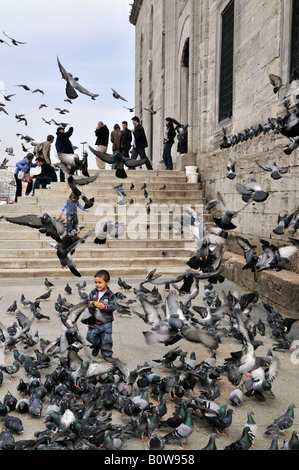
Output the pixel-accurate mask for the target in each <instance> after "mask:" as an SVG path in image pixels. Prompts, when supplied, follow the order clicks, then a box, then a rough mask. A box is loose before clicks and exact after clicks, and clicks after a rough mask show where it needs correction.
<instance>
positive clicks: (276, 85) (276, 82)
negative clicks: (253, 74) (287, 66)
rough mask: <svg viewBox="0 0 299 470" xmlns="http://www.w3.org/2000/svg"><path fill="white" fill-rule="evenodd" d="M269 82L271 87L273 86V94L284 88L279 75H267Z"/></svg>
mask: <svg viewBox="0 0 299 470" xmlns="http://www.w3.org/2000/svg"><path fill="white" fill-rule="evenodd" d="M269 80H270V83H271V85H272V86H273V93H275V94H276V93H277V92H278V91H279V90H280V88H281V87H282V86H284V85H283V83H282V79H281V78H280V76H279V75H275V74H274V73H271V74H270V75H269Z"/></svg>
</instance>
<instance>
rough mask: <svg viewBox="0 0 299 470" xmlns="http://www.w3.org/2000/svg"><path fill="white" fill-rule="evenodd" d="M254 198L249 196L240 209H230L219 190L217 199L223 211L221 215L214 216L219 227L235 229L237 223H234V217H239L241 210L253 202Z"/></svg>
mask: <svg viewBox="0 0 299 470" xmlns="http://www.w3.org/2000/svg"><path fill="white" fill-rule="evenodd" d="M252 199H253V197H252V196H250V197H248V199H247V200H246V204H245V205H244V206H242V207H240V209H238V210H236V211H234V210H228V209H227V208H226V206H225V203H224V200H223V197H222V195H221V193H220V192H219V191H218V192H217V200H218V202H219V203H220V205H221V207H222V210H223V212H222V214H221V215H220V216H219V217H214V222H215V224H216V225H217V226H218V227H220V228H222V229H223V230H233V229H235V228H236V225H235V224H233V223H232V219H233V218H235V217H237V215H238V214H239V212H241V211H242V210H243V209H245V208H246V207H247V206H248V205H249V204H250V203H251V202H252Z"/></svg>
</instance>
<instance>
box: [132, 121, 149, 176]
mask: <svg viewBox="0 0 299 470" xmlns="http://www.w3.org/2000/svg"><path fill="white" fill-rule="evenodd" d="M132 123H133V125H134V128H133V129H132V131H131V132H132V134H133V136H134V139H133V149H132V157H131V158H132V159H134V160H137V157H138V155H139V156H140V158H146V159H147V162H146V164H145V166H146V168H147V169H148V170H152V169H153V167H152V165H151V163H150V161H149V159H148V157H147V156H146V153H145V149H146V148H147V147H148V142H147V138H146V134H145V131H144V128H143V126H142V125H141V124H140V119H139V117H138V116H134V117H133V118H132Z"/></svg>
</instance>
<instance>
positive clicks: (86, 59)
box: [0, 0, 135, 168]
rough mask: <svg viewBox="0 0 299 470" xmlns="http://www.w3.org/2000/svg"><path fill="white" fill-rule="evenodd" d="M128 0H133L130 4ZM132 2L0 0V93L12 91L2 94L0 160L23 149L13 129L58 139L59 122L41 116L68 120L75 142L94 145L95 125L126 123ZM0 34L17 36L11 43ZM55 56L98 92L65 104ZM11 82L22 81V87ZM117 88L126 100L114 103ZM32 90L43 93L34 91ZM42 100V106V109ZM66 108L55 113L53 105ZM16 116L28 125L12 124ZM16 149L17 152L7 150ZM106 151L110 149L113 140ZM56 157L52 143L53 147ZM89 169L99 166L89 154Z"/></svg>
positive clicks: (131, 72) (20, 155) (132, 44)
mask: <svg viewBox="0 0 299 470" xmlns="http://www.w3.org/2000/svg"><path fill="white" fill-rule="evenodd" d="M131 3H132V1H131ZM130 9H131V6H130V4H129V1H127V0H110V1H107V0H84V1H83V0H64V1H61V0H51V2H48V1H46V0H1V3H0V18H1V19H0V40H4V41H6V42H7V44H9V46H8V45H7V44H6V43H0V64H1V65H0V90H1V91H2V93H4V95H5V96H7V95H10V94H15V96H13V97H12V98H11V101H6V100H4V97H3V96H2V94H1V93H0V103H4V104H5V107H4V109H5V110H6V111H7V113H8V115H7V114H5V113H4V112H3V111H1V112H0V139H1V140H0V162H1V161H2V160H3V158H4V157H8V158H9V165H12V166H14V165H15V163H16V162H17V161H18V160H20V159H21V158H23V157H24V156H25V155H26V153H25V152H24V151H23V150H22V145H21V144H22V143H24V145H25V147H26V148H28V144H27V143H26V142H25V141H24V140H22V139H21V138H20V136H19V137H18V136H17V134H21V135H29V136H30V137H32V138H34V139H35V141H37V142H42V141H44V140H46V137H47V135H48V134H53V135H54V136H55V137H56V130H57V126H56V125H55V124H52V125H48V124H46V123H45V122H44V121H43V119H42V118H44V119H46V120H47V121H48V120H51V119H52V118H53V119H54V120H55V121H56V122H64V123H69V124H71V125H72V126H73V127H74V133H73V137H72V139H71V140H72V143H73V145H75V146H77V147H79V149H78V150H77V152H78V154H79V156H80V157H81V156H82V149H83V146H82V145H81V143H82V142H85V141H86V142H88V143H89V144H90V145H91V146H94V144H95V135H94V130H95V128H96V125H97V123H98V121H103V122H104V123H106V124H107V125H108V127H109V129H110V132H111V130H113V126H114V124H115V123H118V124H120V125H121V122H122V121H123V120H127V121H128V122H129V124H130V125H131V118H132V117H133V114H132V113H131V112H129V111H128V110H127V109H125V108H124V106H126V107H134V105H135V103H134V96H135V91H134V88H135V87H134V80H135V78H134V75H135V65H134V62H135V28H134V26H133V25H132V24H131V23H130V22H129V13H130ZM3 31H4V32H5V33H6V34H7V35H8V36H10V37H11V38H14V39H16V40H17V41H22V42H25V43H26V44H20V45H18V46H14V45H13V44H12V42H11V41H10V40H9V38H7V37H6V36H5V35H4V34H3ZM57 57H59V60H60V62H61V64H62V65H63V66H64V68H65V69H66V70H67V71H68V72H70V73H72V75H73V76H74V77H78V78H79V83H80V84H81V85H82V86H84V87H85V88H86V89H88V90H89V91H91V92H92V93H98V94H99V97H98V98H96V99H95V100H92V99H91V98H90V97H88V96H86V95H83V94H79V97H78V98H77V99H75V100H73V101H72V104H70V103H68V102H65V101H64V100H65V99H66V98H67V96H66V93H65V85H66V82H65V80H63V79H62V76H61V73H60V71H59V68H58V65H57ZM16 85H27V86H28V87H29V88H30V91H25V90H24V89H23V88H22V87H17V86H16ZM111 88H114V89H115V90H117V91H118V93H119V94H120V95H122V96H123V97H124V98H126V99H127V100H128V102H127V103H126V102H124V101H121V100H116V99H115V98H113V96H112V90H111ZM35 89H41V90H43V91H44V95H42V94H41V93H39V92H36V93H32V91H33V90H35ZM41 104H46V105H47V107H43V108H41V109H39V106H40V105H41ZM57 107H59V108H61V109H64V108H65V109H67V110H68V111H69V113H66V114H63V115H62V114H59V112H58V111H57V110H55V108H57ZM15 114H25V117H26V119H27V121H28V125H27V126H25V124H24V122H23V121H22V122H17V119H16V118H15ZM8 147H13V149H14V156H13V157H9V156H8V154H7V153H6V151H5V149H6V148H8ZM108 151H111V144H110V145H109V148H108ZM52 156H53V157H54V161H56V158H55V147H54V144H53V145H52ZM89 168H97V167H96V164H95V160H94V156H93V155H92V154H91V153H90V152H89Z"/></svg>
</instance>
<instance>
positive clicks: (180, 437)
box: [163, 408, 194, 448]
mask: <svg viewBox="0 0 299 470" xmlns="http://www.w3.org/2000/svg"><path fill="white" fill-rule="evenodd" d="M192 414H193V409H192V408H187V410H186V415H185V419H184V422H183V423H181V424H180V425H179V426H177V427H176V428H175V429H174V430H173V431H172V432H170V433H168V434H166V435H165V436H163V439H164V440H165V442H166V444H167V443H168V442H172V441H178V442H179V443H180V444H181V445H182V447H184V448H185V445H186V444H188V442H187V440H188V437H189V436H190V435H191V434H192V433H193V431H194V424H193V419H192Z"/></svg>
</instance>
